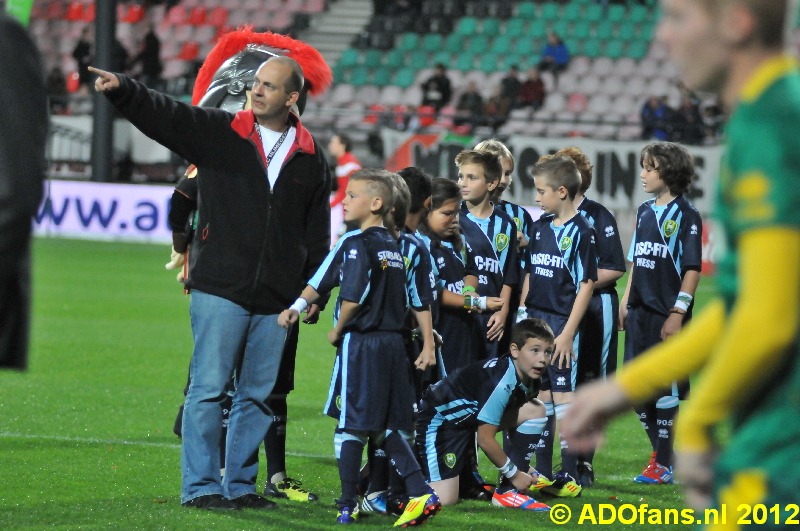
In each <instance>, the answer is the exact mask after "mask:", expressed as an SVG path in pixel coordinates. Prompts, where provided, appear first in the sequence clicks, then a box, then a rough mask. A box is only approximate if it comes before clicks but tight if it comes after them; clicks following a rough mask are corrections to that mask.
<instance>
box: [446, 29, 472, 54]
mask: <svg viewBox="0 0 800 531" xmlns="http://www.w3.org/2000/svg"><path fill="white" fill-rule="evenodd" d="M466 42H467V37H466V36H464V35H459V34H457V33H451V34H450V35H448V36H447V38H446V39H445V40H444V49H445V50H447V51H448V52H450V53H459V52H461V51H462V50H464V44H466Z"/></svg>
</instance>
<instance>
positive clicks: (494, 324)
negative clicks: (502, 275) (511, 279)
mask: <svg viewBox="0 0 800 531" xmlns="http://www.w3.org/2000/svg"><path fill="white" fill-rule="evenodd" d="M500 298H501V299H503V306H502V307H501V308H500V309H499V310H497V311H496V312H494V313H493V314H492V316H491V317H489V322H488V323H487V324H486V326H487V327H488V328H489V331H488V332H486V337H487V338H489V341H495V340H498V341H499V340H500V339H501V338H502V337H503V330H504V329H505V326H506V317H508V305H509V304H511V286H507V285H505V284H504V285H503V289H502V290H500Z"/></svg>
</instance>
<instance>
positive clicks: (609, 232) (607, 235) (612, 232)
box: [606, 225, 614, 238]
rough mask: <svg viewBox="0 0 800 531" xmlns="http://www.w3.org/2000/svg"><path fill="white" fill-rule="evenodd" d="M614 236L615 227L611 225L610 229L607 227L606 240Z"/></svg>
mask: <svg viewBox="0 0 800 531" xmlns="http://www.w3.org/2000/svg"><path fill="white" fill-rule="evenodd" d="M613 235H614V227H612V226H611V225H609V226H608V227H606V238H610V237H612V236H613Z"/></svg>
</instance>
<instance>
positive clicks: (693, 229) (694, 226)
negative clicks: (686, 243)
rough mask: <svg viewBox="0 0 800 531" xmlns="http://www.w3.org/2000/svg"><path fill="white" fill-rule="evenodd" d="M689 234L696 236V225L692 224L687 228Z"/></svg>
mask: <svg viewBox="0 0 800 531" xmlns="http://www.w3.org/2000/svg"><path fill="white" fill-rule="evenodd" d="M689 234H691V235H693V236H697V225H694V224H692V226H691V227H690V228H689Z"/></svg>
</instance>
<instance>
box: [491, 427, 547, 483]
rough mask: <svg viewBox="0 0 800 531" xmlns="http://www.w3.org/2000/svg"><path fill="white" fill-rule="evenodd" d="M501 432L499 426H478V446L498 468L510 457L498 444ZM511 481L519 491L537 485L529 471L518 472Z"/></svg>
mask: <svg viewBox="0 0 800 531" xmlns="http://www.w3.org/2000/svg"><path fill="white" fill-rule="evenodd" d="M499 431H500V427H499V426H494V425H493V424H478V446H480V447H481V450H483V453H485V454H486V457H488V458H489V461H491V462H492V464H493V465H494V466H495V467H497V468H500V467H502V466H503V465H505V463H506V460H507V459H508V455H506V453H505V452H504V451H503V448H502V447H501V446H500V444H499V443H498V442H497V433H498V432H499ZM510 479H511V483H512V484H513V485H514V488H515V489H517V490H524V489H527V488H528V487H530V486H531V485H533V484H534V483H535V482H534V481H533V478H532V477H531V475H530V474H528V471H527V470H517V473H516V474H514V476H513V477H511V478H510Z"/></svg>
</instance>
